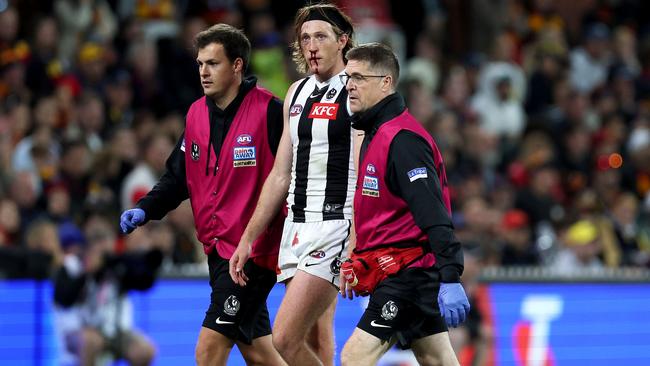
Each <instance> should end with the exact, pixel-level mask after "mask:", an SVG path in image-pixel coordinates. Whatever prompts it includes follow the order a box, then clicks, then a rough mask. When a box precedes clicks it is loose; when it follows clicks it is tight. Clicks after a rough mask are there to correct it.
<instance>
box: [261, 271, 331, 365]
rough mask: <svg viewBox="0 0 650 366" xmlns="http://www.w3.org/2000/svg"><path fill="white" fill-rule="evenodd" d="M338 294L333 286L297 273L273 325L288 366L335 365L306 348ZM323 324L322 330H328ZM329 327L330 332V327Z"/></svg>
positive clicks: (311, 276) (280, 350)
mask: <svg viewBox="0 0 650 366" xmlns="http://www.w3.org/2000/svg"><path fill="white" fill-rule="evenodd" d="M337 293H338V292H337V291H336V288H335V287H334V286H332V284H331V283H330V282H328V281H326V280H324V279H322V278H320V277H316V276H314V275H312V274H309V273H306V272H303V271H297V272H296V274H295V276H294V277H293V279H292V280H291V281H290V282H289V284H288V285H287V290H286V293H285V295H284V298H283V300H282V304H281V305H280V309H279V310H278V313H277V315H276V317H275V323H274V325H273V345H274V346H275V348H276V349H277V350H278V351H279V352H280V354H281V355H282V358H284V360H285V361H286V362H287V363H288V364H289V365H305V366H309V365H323V364H331V362H333V361H332V360H326V362H325V363H323V362H322V361H321V360H320V359H319V358H318V356H317V355H316V353H314V351H313V350H312V349H311V347H308V346H307V342H306V340H305V339H306V337H307V335H308V334H309V331H310V330H311V328H312V327H313V326H314V325H315V324H316V322H317V320H318V319H319V318H320V317H321V316H322V315H323V314H325V312H326V310H328V309H329V308H330V306H331V304H332V303H333V302H334V300H335V298H336V294H337ZM324 323H325V321H323V325H322V326H327V325H325V324H324ZM329 327H330V329H331V327H332V324H331V323H330V324H329ZM329 332H330V334H331V332H332V331H331V330H330V331H329Z"/></svg>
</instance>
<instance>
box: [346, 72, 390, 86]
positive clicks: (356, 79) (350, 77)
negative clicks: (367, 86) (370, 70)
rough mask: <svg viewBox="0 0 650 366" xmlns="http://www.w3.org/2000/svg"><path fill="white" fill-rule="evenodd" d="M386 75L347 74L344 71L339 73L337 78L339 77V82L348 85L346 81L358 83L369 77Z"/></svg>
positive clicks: (383, 76)
mask: <svg viewBox="0 0 650 366" xmlns="http://www.w3.org/2000/svg"><path fill="white" fill-rule="evenodd" d="M386 76H388V75H361V74H352V75H348V73H347V72H346V73H344V74H341V75H339V78H340V79H341V82H342V83H343V85H348V81H352V82H353V83H354V84H355V85H359V84H361V83H364V82H366V81H368V79H369V78H385V77H386Z"/></svg>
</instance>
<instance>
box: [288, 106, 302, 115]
mask: <svg viewBox="0 0 650 366" xmlns="http://www.w3.org/2000/svg"><path fill="white" fill-rule="evenodd" d="M300 113H302V104H294V105H292V106H291V109H289V115H290V116H291V117H295V116H297V115H299V114H300Z"/></svg>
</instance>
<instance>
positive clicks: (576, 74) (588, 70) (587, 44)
mask: <svg viewBox="0 0 650 366" xmlns="http://www.w3.org/2000/svg"><path fill="white" fill-rule="evenodd" d="M609 41H610V31H609V28H607V26H606V25H605V24H602V23H596V24H592V25H590V26H589V27H587V29H586V30H585V33H584V37H583V44H582V46H581V47H578V48H576V49H574V50H573V51H571V55H570V59H571V85H572V86H573V87H574V88H575V89H576V90H577V91H578V92H580V93H586V94H589V93H591V92H592V91H594V89H596V88H598V87H601V86H602V85H603V83H604V82H605V81H606V78H607V69H608V68H609V66H610V64H611V59H610V54H609Z"/></svg>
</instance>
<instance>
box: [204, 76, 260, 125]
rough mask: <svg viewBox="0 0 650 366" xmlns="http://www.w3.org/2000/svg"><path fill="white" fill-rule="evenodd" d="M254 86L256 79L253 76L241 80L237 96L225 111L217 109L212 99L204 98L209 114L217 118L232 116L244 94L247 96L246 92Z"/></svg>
mask: <svg viewBox="0 0 650 366" xmlns="http://www.w3.org/2000/svg"><path fill="white" fill-rule="evenodd" d="M255 84H257V78H256V77H255V76H249V77H247V78H245V79H243V80H242V82H241V84H240V85H239V91H238V92H237V96H236V97H235V99H233V100H232V102H230V104H228V106H227V107H226V109H223V110H222V109H221V108H219V107H217V104H216V103H215V102H214V100H212V98H209V97H206V98H205V103H206V104H207V106H208V109H209V110H210V113H214V115H215V116H219V117H224V116H226V115H234V114H235V113H236V112H237V110H238V109H239V105H240V104H241V102H242V100H244V97H245V96H246V94H248V92H249V91H250V90H251V89H253V87H254V86H255Z"/></svg>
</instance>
